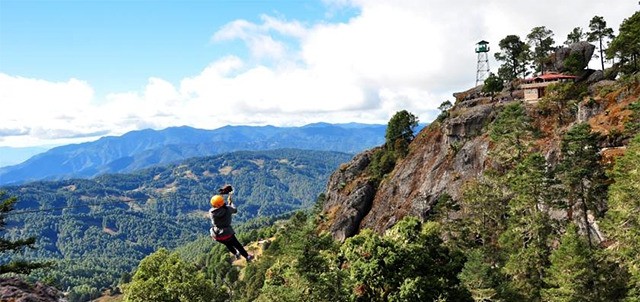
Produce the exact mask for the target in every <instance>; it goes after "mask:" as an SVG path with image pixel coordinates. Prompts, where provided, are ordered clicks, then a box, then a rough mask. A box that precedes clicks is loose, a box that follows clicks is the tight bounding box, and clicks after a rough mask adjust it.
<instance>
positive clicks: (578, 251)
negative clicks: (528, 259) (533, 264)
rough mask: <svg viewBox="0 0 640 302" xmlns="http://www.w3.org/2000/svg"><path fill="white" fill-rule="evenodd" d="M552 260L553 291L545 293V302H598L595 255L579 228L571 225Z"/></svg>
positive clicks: (552, 255) (550, 278)
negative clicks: (594, 292)
mask: <svg viewBox="0 0 640 302" xmlns="http://www.w3.org/2000/svg"><path fill="white" fill-rule="evenodd" d="M550 260H551V267H549V269H548V270H547V274H548V276H547V277H546V278H545V281H546V283H547V284H548V286H549V288H548V289H544V290H542V300H543V301H554V302H578V301H594V299H593V297H594V295H593V291H594V288H593V287H594V284H595V279H596V274H595V272H594V271H593V269H592V268H593V264H594V257H593V251H592V249H591V248H590V247H589V244H588V243H587V242H586V241H585V240H584V239H583V237H582V236H580V235H579V234H578V228H577V227H576V226H575V224H569V226H568V228H567V230H566V233H565V234H564V235H563V236H562V238H561V241H560V245H559V246H558V249H556V250H555V251H553V253H551V256H550Z"/></svg>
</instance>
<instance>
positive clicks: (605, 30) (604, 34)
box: [587, 16, 613, 70]
mask: <svg viewBox="0 0 640 302" xmlns="http://www.w3.org/2000/svg"><path fill="white" fill-rule="evenodd" d="M589 29H590V31H589V32H588V33H587V41H589V42H598V45H599V46H598V49H599V51H600V65H601V66H602V70H604V51H605V49H604V45H605V44H606V41H607V40H610V39H613V29H611V27H607V21H605V20H604V18H603V17H601V16H594V17H593V18H592V19H591V21H589Z"/></svg>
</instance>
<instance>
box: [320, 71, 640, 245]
mask: <svg viewBox="0 0 640 302" xmlns="http://www.w3.org/2000/svg"><path fill="white" fill-rule="evenodd" d="M637 79H638V77H637V76H636V77H635V80H632V81H627V82H625V83H621V82H614V81H599V82H597V83H592V84H589V83H586V82H583V83H580V84H581V85H584V86H588V87H589V88H588V90H586V91H587V92H586V95H585V94H583V95H580V96H579V97H577V98H576V99H573V100H563V101H561V102H558V104H560V107H558V108H556V107H553V106H551V105H550V104H549V103H545V100H544V99H542V100H539V101H535V102H524V101H523V100H522V99H521V98H520V97H519V96H522V95H523V94H522V91H512V92H504V93H502V94H499V95H497V96H494V97H493V98H491V97H487V96H482V93H480V92H479V89H478V88H474V89H471V90H469V91H466V92H462V93H457V94H455V95H454V96H455V97H456V103H455V105H454V107H453V108H452V109H450V110H449V112H448V117H447V118H444V119H442V120H440V121H435V122H433V123H432V124H431V125H430V126H428V127H426V128H425V129H423V130H422V131H420V132H419V133H418V134H417V136H416V138H415V139H414V140H413V142H412V143H411V145H410V152H409V154H408V155H407V156H406V157H404V158H403V159H401V160H400V161H399V162H398V163H397V164H396V166H395V168H394V170H393V171H392V172H391V173H389V174H388V175H387V176H386V177H385V179H384V180H383V181H382V182H381V183H380V185H379V186H375V185H374V183H373V182H372V181H371V180H370V177H369V176H368V173H367V167H368V165H369V162H370V159H371V155H372V154H373V152H374V151H375V150H369V151H367V152H364V153H361V154H359V155H357V156H355V157H354V158H353V160H352V161H351V162H349V163H347V164H344V165H343V166H342V167H341V168H340V169H339V170H337V171H335V172H334V173H333V175H332V176H331V177H330V180H329V183H328V187H327V193H326V201H325V204H324V207H323V211H324V213H323V214H324V217H325V222H324V223H323V224H322V226H321V227H323V228H324V229H326V230H328V231H330V232H331V233H332V234H333V237H334V238H335V239H337V240H344V239H345V238H347V237H350V236H352V235H354V234H356V233H357V232H358V230H359V229H362V228H370V229H373V230H375V231H377V232H383V231H384V230H386V229H388V228H390V227H391V226H393V225H394V224H395V223H396V222H397V221H399V220H400V219H402V218H403V217H405V216H407V215H412V216H416V217H420V218H422V219H426V218H427V217H428V216H429V214H430V212H431V211H432V209H433V207H434V206H435V204H436V201H437V200H438V198H439V197H440V196H442V195H443V194H445V193H446V194H448V195H449V196H451V197H452V198H453V200H456V199H458V198H460V196H461V188H462V186H463V185H464V184H465V183H466V182H468V181H469V180H472V179H475V178H477V177H479V176H480V175H482V174H483V172H484V171H485V170H486V169H487V168H489V167H491V166H492V162H491V160H490V157H489V156H488V154H489V152H490V150H492V147H493V146H492V143H491V140H490V139H489V137H488V133H487V125H489V124H491V122H492V121H493V120H494V119H495V117H496V116H497V114H498V112H499V111H500V110H501V108H502V107H503V106H505V105H506V104H508V103H510V102H523V104H524V106H525V108H526V111H527V114H528V115H529V117H531V118H532V121H533V124H534V127H535V128H536V129H538V131H539V132H540V133H539V136H538V138H537V140H536V141H535V145H536V146H535V148H536V150H537V151H539V152H541V153H542V154H544V155H545V157H546V158H547V161H548V162H549V163H550V164H552V165H553V164H555V163H556V162H557V157H558V154H559V148H560V147H559V146H560V140H561V137H562V135H563V133H564V132H566V130H567V129H568V128H569V127H571V126H572V125H574V124H576V123H579V122H588V123H589V124H590V125H591V127H592V129H593V130H594V131H597V132H599V133H600V134H602V141H601V147H602V149H603V151H602V154H603V155H604V158H605V159H607V158H608V159H611V157H612V156H615V155H619V154H620V150H621V149H623V148H624V145H625V143H626V140H627V139H628V138H625V137H624V136H623V135H621V133H622V131H623V129H624V126H623V124H624V121H625V119H626V117H627V116H628V115H629V114H630V110H627V109H626V108H627V106H628V105H629V104H630V103H631V102H635V101H638V100H639V98H638V96H639V95H640V85H639V84H638V80H637ZM562 106H565V107H567V108H562Z"/></svg>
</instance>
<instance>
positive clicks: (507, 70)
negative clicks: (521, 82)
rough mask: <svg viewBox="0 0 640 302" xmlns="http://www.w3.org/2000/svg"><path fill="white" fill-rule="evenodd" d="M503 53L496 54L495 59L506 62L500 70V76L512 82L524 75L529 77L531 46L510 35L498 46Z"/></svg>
mask: <svg viewBox="0 0 640 302" xmlns="http://www.w3.org/2000/svg"><path fill="white" fill-rule="evenodd" d="M498 45H499V46H500V50H502V52H496V53H495V54H494V57H495V58H496V60H498V61H500V62H504V63H503V64H502V65H500V68H498V75H499V76H500V77H501V78H502V79H503V80H505V81H511V80H513V79H515V78H517V77H518V75H522V77H525V76H526V75H527V62H528V61H529V46H528V45H527V43H525V42H522V40H520V37H518V36H516V35H508V36H506V37H505V38H504V39H502V40H500V43H499V44H498Z"/></svg>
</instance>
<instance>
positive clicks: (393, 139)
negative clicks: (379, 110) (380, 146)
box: [384, 110, 418, 154]
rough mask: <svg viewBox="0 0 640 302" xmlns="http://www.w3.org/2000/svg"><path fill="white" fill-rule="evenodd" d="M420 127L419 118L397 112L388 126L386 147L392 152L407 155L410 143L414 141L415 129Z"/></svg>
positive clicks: (408, 113)
mask: <svg viewBox="0 0 640 302" xmlns="http://www.w3.org/2000/svg"><path fill="white" fill-rule="evenodd" d="M417 126H418V117H417V116H415V115H413V114H412V113H410V112H408V111H406V110H402V111H398V112H396V113H395V114H394V115H393V116H392V117H391V119H390V120H389V123H388V124H387V132H386V134H385V136H384V137H385V139H386V142H385V146H386V147H387V148H388V149H389V148H390V149H391V150H392V151H396V152H399V153H400V154H406V152H407V151H408V150H407V148H408V147H409V143H410V142H411V141H412V140H413V138H414V137H415V136H414V133H413V129H415V128H416V127H417Z"/></svg>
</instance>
